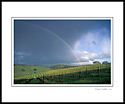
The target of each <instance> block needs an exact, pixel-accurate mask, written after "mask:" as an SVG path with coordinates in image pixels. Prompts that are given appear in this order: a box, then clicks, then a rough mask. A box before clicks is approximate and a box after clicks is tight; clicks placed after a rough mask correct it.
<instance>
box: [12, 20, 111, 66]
mask: <svg viewBox="0 0 125 104" xmlns="http://www.w3.org/2000/svg"><path fill="white" fill-rule="evenodd" d="M93 61H100V62H101V63H102V62H103V61H108V62H111V20H108V19H105V20H104V19H102V20H100V19H99V20H97V19H96V20H90V19H89V20H87V19H86V20H85V19H80V20H76V19H74V20H59V19H57V20H42V19H41V20H40V19H39V20H38V19H37V20H14V64H26V65H41V66H50V65H56V64H66V65H73V66H77V65H85V64H92V63H93Z"/></svg>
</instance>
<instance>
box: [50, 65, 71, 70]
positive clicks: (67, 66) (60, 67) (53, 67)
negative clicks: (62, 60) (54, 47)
mask: <svg viewBox="0 0 125 104" xmlns="http://www.w3.org/2000/svg"><path fill="white" fill-rule="evenodd" d="M69 67H72V66H69V65H63V64H58V65H53V66H50V68H51V69H52V70H56V69H63V68H69Z"/></svg>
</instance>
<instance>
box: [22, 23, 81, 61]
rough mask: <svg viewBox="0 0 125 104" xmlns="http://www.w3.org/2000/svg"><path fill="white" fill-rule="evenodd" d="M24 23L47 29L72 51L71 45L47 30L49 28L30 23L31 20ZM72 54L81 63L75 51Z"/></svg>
mask: <svg viewBox="0 0 125 104" xmlns="http://www.w3.org/2000/svg"><path fill="white" fill-rule="evenodd" d="M24 23H26V24H31V25H33V26H35V27H38V28H40V29H44V30H45V31H48V32H49V33H51V34H52V35H53V36H55V37H56V38H58V39H59V40H60V41H62V42H63V43H64V44H65V45H66V46H67V47H68V48H69V49H70V50H71V51H72V52H73V49H72V47H71V46H70V45H69V44H68V43H67V42H66V41H65V40H64V39H63V38H61V37H60V36H59V35H58V34H56V33H55V32H53V31H51V30H49V29H47V28H45V27H43V26H40V25H36V24H33V23H31V22H24ZM73 54H74V56H75V57H76V59H77V60H78V61H79V62H80V63H81V61H80V59H79V58H78V56H77V55H76V54H75V53H73Z"/></svg>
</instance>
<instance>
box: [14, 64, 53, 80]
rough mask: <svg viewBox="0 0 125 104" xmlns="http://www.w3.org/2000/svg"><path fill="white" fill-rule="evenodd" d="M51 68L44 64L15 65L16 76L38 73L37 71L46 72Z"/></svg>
mask: <svg viewBox="0 0 125 104" xmlns="http://www.w3.org/2000/svg"><path fill="white" fill-rule="evenodd" d="M34 69H36V70H34ZM49 70H51V68H49V67H43V66H32V65H15V66H14V78H17V77H23V76H26V75H32V74H37V73H40V72H45V71H49Z"/></svg>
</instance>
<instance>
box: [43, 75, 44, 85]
mask: <svg viewBox="0 0 125 104" xmlns="http://www.w3.org/2000/svg"><path fill="white" fill-rule="evenodd" d="M43 83H44V75H43Z"/></svg>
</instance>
